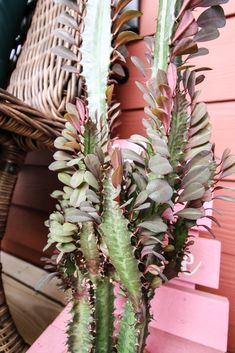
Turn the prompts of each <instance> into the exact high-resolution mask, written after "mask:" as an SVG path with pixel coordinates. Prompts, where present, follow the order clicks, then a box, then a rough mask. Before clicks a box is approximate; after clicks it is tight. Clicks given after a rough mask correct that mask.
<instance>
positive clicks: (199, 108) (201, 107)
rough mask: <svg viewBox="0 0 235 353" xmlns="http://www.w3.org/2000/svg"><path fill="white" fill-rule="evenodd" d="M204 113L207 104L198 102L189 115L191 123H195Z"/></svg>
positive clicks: (205, 112)
mask: <svg viewBox="0 0 235 353" xmlns="http://www.w3.org/2000/svg"><path fill="white" fill-rule="evenodd" d="M206 114H207V105H206V104H205V103H198V104H197V105H196V107H195V109H194V111H193V114H192V117H191V125H193V126H194V125H196V124H197V123H198V122H199V121H200V120H201V119H202V118H203V117H204V116H205V115H206Z"/></svg>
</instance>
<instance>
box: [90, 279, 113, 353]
mask: <svg viewBox="0 0 235 353" xmlns="http://www.w3.org/2000/svg"><path fill="white" fill-rule="evenodd" d="M95 308H96V311H95V317H96V347H95V353H110V352H112V347H113V324H114V288H113V284H112V283H111V282H110V280H109V279H107V278H106V279H104V280H103V281H99V282H98V283H97V288H96V305H95Z"/></svg>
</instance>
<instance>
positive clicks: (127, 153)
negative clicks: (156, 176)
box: [121, 148, 145, 165]
mask: <svg viewBox="0 0 235 353" xmlns="http://www.w3.org/2000/svg"><path fill="white" fill-rule="evenodd" d="M121 152H122V156H123V159H128V160H131V161H134V162H137V163H140V164H142V165H145V162H144V159H143V158H142V157H141V156H140V155H139V154H138V153H136V152H135V151H132V150H130V149H127V148H122V149H121Z"/></svg>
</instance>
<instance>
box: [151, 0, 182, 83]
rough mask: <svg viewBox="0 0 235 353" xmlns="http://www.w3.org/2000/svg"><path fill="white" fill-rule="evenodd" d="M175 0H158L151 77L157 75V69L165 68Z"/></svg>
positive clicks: (172, 26)
mask: <svg viewBox="0 0 235 353" xmlns="http://www.w3.org/2000/svg"><path fill="white" fill-rule="evenodd" d="M176 3H177V0H160V2H159V5H160V6H159V12H158V22H157V23H158V25H157V33H156V36H155V50H154V64H153V67H152V78H156V77H157V73H158V70H159V69H160V70H164V71H166V70H167V63H168V59H169V54H170V47H169V44H170V40H171V36H172V32H173V28H174V24H175V6H176Z"/></svg>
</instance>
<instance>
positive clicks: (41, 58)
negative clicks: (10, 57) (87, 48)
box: [7, 0, 84, 118]
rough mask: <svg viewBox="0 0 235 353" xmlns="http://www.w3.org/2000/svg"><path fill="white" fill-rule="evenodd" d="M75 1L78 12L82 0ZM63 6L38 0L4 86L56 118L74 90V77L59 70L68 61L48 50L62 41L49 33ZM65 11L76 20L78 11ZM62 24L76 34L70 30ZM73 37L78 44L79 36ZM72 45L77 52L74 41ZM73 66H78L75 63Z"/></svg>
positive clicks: (62, 110)
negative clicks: (18, 55) (13, 69)
mask: <svg viewBox="0 0 235 353" xmlns="http://www.w3.org/2000/svg"><path fill="white" fill-rule="evenodd" d="M79 3H80V5H79V7H80V13H82V12H83V6H84V5H83V1H80V2H79ZM65 10H66V8H65V6H63V5H57V4H55V3H54V2H53V0H39V1H38V3H37V6H36V10H35V14H34V17H33V20H32V23H31V26H30V29H29V31H28V35H27V39H26V42H25V44H24V46H23V49H22V52H21V54H20V57H19V59H18V62H17V66H16V69H15V71H14V72H13V73H12V75H11V79H10V84H9V86H8V88H7V90H8V92H10V93H12V94H13V95H14V96H15V97H17V98H19V99H20V100H22V101H23V102H25V103H28V104H29V105H30V106H31V107H34V108H36V109H38V110H39V111H40V112H43V113H44V114H46V115H49V116H51V115H53V116H54V117H56V118H63V113H64V109H65V104H66V102H69V101H71V99H73V98H74V97H75V96H76V95H77V94H78V79H77V78H76V76H75V75H71V74H70V73H68V72H66V71H65V70H62V66H63V65H64V64H70V62H68V61H66V62H65V60H64V59H61V58H59V57H57V56H55V55H54V54H53V53H52V52H51V49H52V48H54V47H56V46H58V45H61V44H64V45H66V44H65V43H63V40H62V39H59V38H58V37H56V36H55V35H53V31H54V30H55V29H57V28H60V27H62V25H61V24H58V21H57V19H58V16H59V15H60V14H61V13H62V12H64V11H65ZM67 12H69V14H71V15H72V16H73V17H74V18H75V19H76V21H77V22H79V20H80V19H79V18H80V17H79V13H74V11H72V10H70V11H68V10H67ZM64 28H65V29H66V30H67V31H68V32H69V33H72V34H73V35H74V36H77V34H76V33H75V31H74V30H72V29H70V28H68V27H64ZM77 33H78V32H77ZM76 39H77V40H76V42H77V43H76V44H78V46H79V37H78V36H77V38H76ZM67 47H69V44H67ZM70 47H72V46H71V45H70ZM72 49H73V51H74V52H75V53H76V54H77V55H79V53H78V52H77V45H76V47H75V46H74V47H72ZM73 65H74V63H73ZM77 69H78V70H79V63H77Z"/></svg>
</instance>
